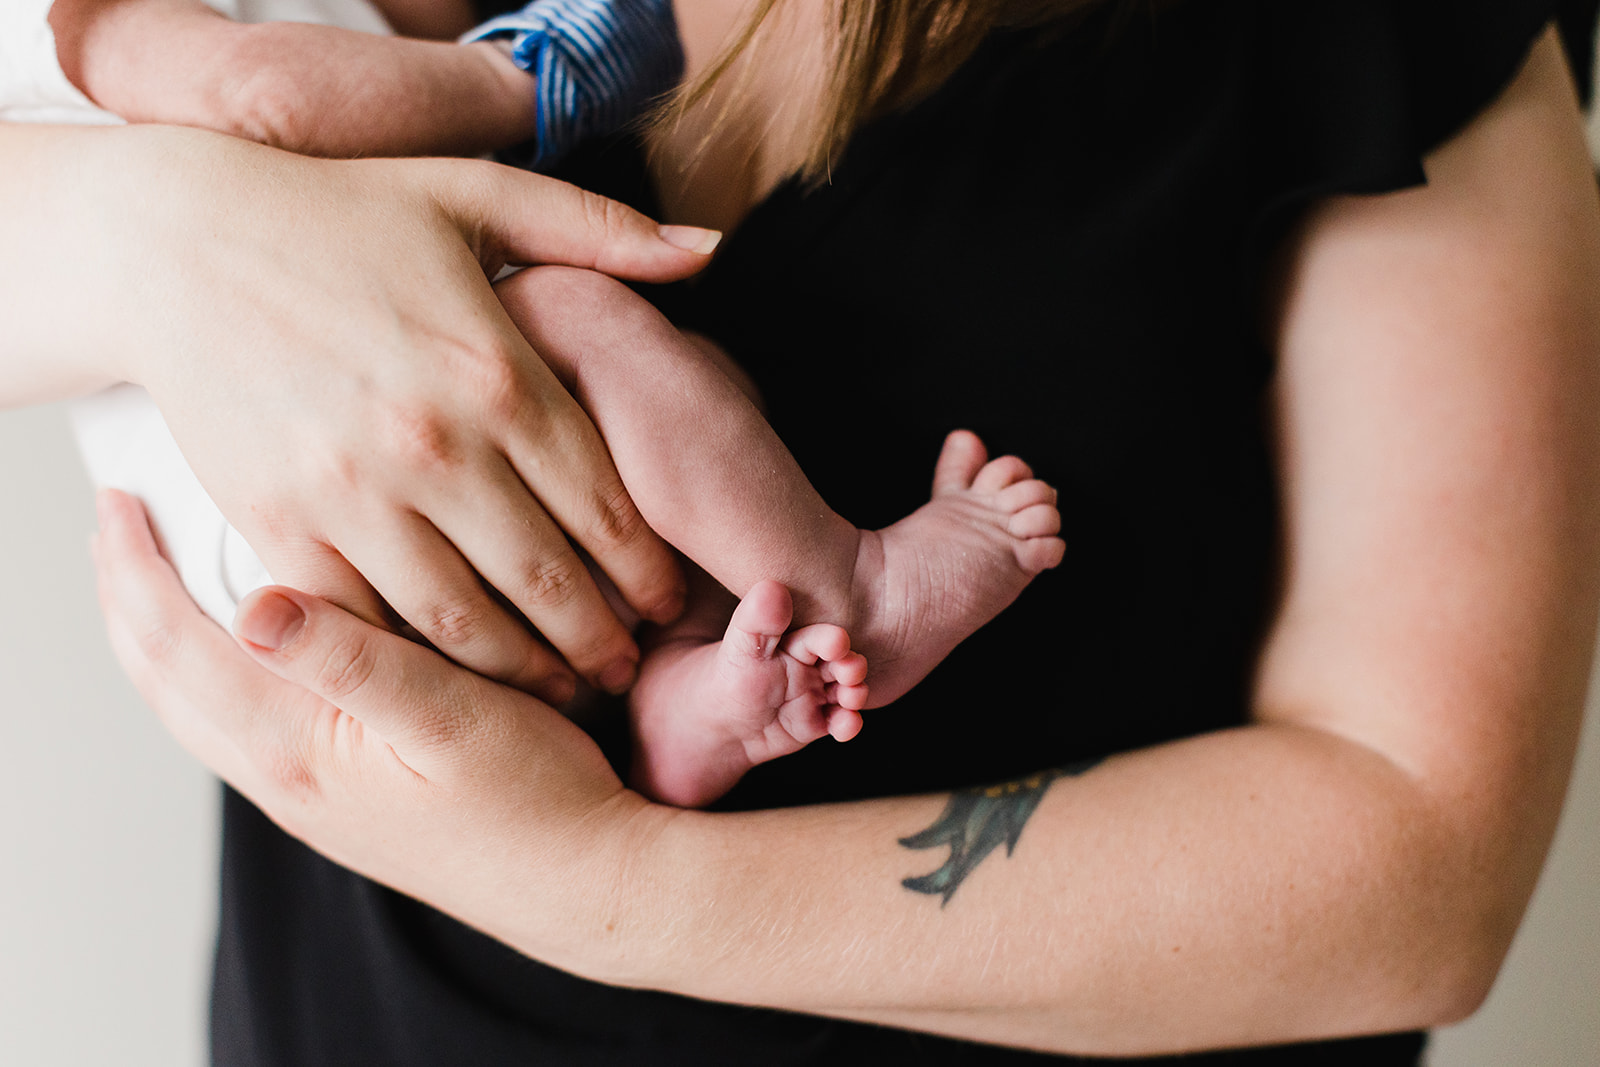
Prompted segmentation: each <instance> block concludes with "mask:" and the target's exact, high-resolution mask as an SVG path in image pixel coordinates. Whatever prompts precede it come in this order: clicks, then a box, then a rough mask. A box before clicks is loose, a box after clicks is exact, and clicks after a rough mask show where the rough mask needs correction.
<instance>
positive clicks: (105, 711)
mask: <svg viewBox="0 0 1600 1067" xmlns="http://www.w3.org/2000/svg"><path fill="white" fill-rule="evenodd" d="M1591 134H1592V137H1593V141H1594V143H1595V144H1596V146H1597V148H1600V121H1596V122H1591ZM1597 284H1600V281H1597ZM0 328H3V324H0ZM93 529H94V514H93V505H92V500H91V497H90V493H89V489H88V487H87V484H86V482H85V480H84V477H83V474H82V471H81V468H80V467H79V465H78V461H77V456H76V453H75V452H74V451H73V448H72V444H71V441H70V439H69V437H68V434H67V430H66V423H65V419H64V417H63V416H62V414H61V412H60V410H59V409H57V408H53V407H46V408H36V409H32V410H27V411H20V412H5V413H0V768H3V771H0V857H3V858H0V1063H4V1064H8V1065H9V1064H14V1065H17V1067H114V1065H116V1067H120V1065H126V1067H146V1065H148V1067H198V1065H199V1064H202V1063H203V1062H204V1032H205V996H206V985H207V979H208V968H209V957H210V951H211V936H212V925H213V922H214V920H215V903H214V900H213V896H214V892H215V869H214V868H215V864H216V852H217V848H216V844H217V842H216V833H217V817H216V809H217V788H218V787H217V785H216V783H215V782H214V781H213V780H212V779H211V777H210V776H209V775H208V774H207V773H206V772H205V771H204V770H203V769H202V768H201V767H200V766H199V765H198V764H196V763H195V762H194V761H193V760H191V759H190V758H189V757H188V756H187V755H186V754H185V753H183V752H182V751H181V750H180V749H179V748H178V746H177V745H176V744H175V743H174V742H173V741H172V740H171V739H170V738H168V737H167V736H166V734H165V733H163V732H162V730H161V728H160V725H159V724H158V723H157V721H156V719H155V717H154V716H153V715H152V714H151V713H150V712H149V711H147V710H146V709H145V708H144V707H143V705H142V704H141V702H140V701H139V698H138V696H137V694H135V693H134V691H133V689H132V687H131V686H130V685H129V684H128V683H127V682H126V681H125V680H124V679H123V677H122V674H121V672H120V670H119V669H118V668H117V666H116V663H115V662H114V661H113V659H112V657H111V652H110V648H109V646H108V645H107V643H106V640H105V636H104V631H103V630H102V628H101V625H100V620H99V614H98V611H97V609H96V606H95V596H94V585H93V579H92V576H91V574H90V568H89V557H88V538H89V534H90V533H91V531H92V530H93ZM1597 703H1600V701H1597V700H1596V699H1594V698H1593V697H1591V700H1590V711H1589V716H1588V722H1587V725H1586V727H1585V732H1584V742H1583V748H1582V751H1581V752H1580V753H1579V758H1578V767H1577V772H1576V775H1575V777H1574V780H1573V785H1572V791H1571V794H1570V796H1569V799H1568V804H1567V809H1566V813H1565V815H1564V817H1563V819H1562V823H1561V828H1560V831H1559V833H1558V834H1557V837H1556V844H1555V849H1554V851H1553V853H1552V855H1551V858H1550V861H1549V864H1548V866H1547V867H1546V870H1545V875H1544V879H1543V881H1542V882H1541V883H1540V887H1539V891H1538V894H1537V896H1535V898H1534V901H1533V907H1532V910H1531V911H1530V913H1529V915H1528V919H1527V922H1526V923H1525V924H1524V926H1523V929H1522V932H1521V934H1520V935H1519V937H1518V939H1517V943H1516V946H1515V948H1514V949H1513V951H1512V954H1511V958H1510V960H1509V961H1508V963H1507V965H1506V969H1505V971H1504V972H1503V973H1502V975H1501V978H1500V982H1499V984H1498V985H1497V986H1496V987H1495V991H1494V994H1493V996H1492V997H1491V998H1490V1000H1489V1003H1488V1005H1487V1006H1486V1007H1485V1008H1484V1010H1483V1011H1482V1012H1480V1013H1479V1014H1478V1015H1477V1016H1476V1017H1475V1018H1473V1019H1472V1020H1471V1021H1469V1022H1467V1023H1466V1024H1464V1025H1462V1026H1458V1027H1454V1028H1451V1029H1449V1030H1446V1031H1444V1032H1442V1033H1440V1034H1438V1035H1436V1037H1435V1039H1434V1045H1433V1053H1432V1063H1433V1064H1434V1067H1505V1065H1522V1064H1528V1065H1534V1067H1596V1065H1600V708H1597V707H1596V704H1597Z"/></svg>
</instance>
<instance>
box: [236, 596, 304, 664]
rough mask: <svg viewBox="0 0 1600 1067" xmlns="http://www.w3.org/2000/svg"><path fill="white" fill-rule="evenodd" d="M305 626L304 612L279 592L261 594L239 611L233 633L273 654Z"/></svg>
mask: <svg viewBox="0 0 1600 1067" xmlns="http://www.w3.org/2000/svg"><path fill="white" fill-rule="evenodd" d="M305 624H306V613H305V612H303V611H301V610H300V605H299V604H296V603H295V602H294V601H292V600H290V599H289V598H288V597H286V596H283V595H281V594H279V593H262V594H261V595H260V596H258V597H257V598H256V601H255V603H254V604H251V605H249V606H248V607H247V608H245V609H243V610H241V611H240V612H239V617H238V618H237V619H235V620H234V622H233V632H234V633H236V634H238V635H239V636H240V637H242V638H244V639H245V640H246V641H249V642H250V643H251V644H252V645H256V646H258V647H260V648H265V649H270V650H272V651H274V652H276V651H277V650H278V649H280V648H283V647H284V646H285V645H287V644H288V643H289V642H291V641H293V640H294V639H295V637H296V636H298V635H299V633H300V628H301V627H303V626H304V625H305Z"/></svg>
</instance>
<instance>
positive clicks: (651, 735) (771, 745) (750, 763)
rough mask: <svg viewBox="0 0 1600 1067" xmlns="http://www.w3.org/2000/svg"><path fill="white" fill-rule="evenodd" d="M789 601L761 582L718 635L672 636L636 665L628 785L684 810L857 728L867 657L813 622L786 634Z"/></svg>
mask: <svg viewBox="0 0 1600 1067" xmlns="http://www.w3.org/2000/svg"><path fill="white" fill-rule="evenodd" d="M793 615H794V610H793V603H792V601H791V599H790V596H789V591H788V589H786V588H784V587H783V586H782V585H780V584H778V583H777V582H771V581H767V582H758V583H757V584H756V585H755V586H753V587H752V588H751V589H750V591H749V592H748V593H747V594H745V598H744V600H743V601H741V602H740V604H739V606H738V608H737V609H736V610H735V611H734V613H733V618H732V620H731V621H730V622H729V623H728V629H727V632H726V633H725V634H724V635H723V638H722V640H721V641H720V642H714V643H710V644H705V643H700V642H697V641H693V640H685V641H678V642H672V643H669V644H666V645H663V646H661V647H659V648H656V649H652V650H651V651H650V652H649V653H647V654H646V656H645V658H644V661H643V662H642V663H641V664H640V667H639V680H638V682H637V683H636V684H635V686H634V688H633V693H632V696H631V699H630V705H629V710H630V713H631V717H632V725H633V733H634V757H633V775H632V778H633V784H634V786H635V787H636V788H638V789H639V790H640V791H641V792H644V793H646V794H647V795H649V796H652V797H654V798H656V799H657V800H662V801H665V802H666V803H669V804H676V805H679V806H681V807H698V806H700V805H703V804H708V803H710V802H711V801H713V800H715V799H716V798H717V797H719V796H721V795H722V794H723V793H725V792H727V791H728V790H729V789H730V788H732V787H733V785H734V783H736V782H738V780H739V779H740V778H741V777H743V776H744V773H745V772H746V771H748V770H749V769H750V768H751V767H754V766H755V765H756V764H758V763H765V762H766V761H768V760H772V759H777V758H778V757H779V756H787V755H788V754H789V753H791V752H796V751H798V750H799V749H801V748H804V747H805V746H806V745H808V744H810V743H811V742H812V741H815V740H816V739H817V738H819V737H822V736H823V735H825V734H827V735H831V736H832V737H833V738H834V739H835V740H838V741H848V740H850V738H852V737H854V736H855V735H856V733H857V732H858V731H859V730H860V729H861V715H860V709H861V708H862V707H864V706H865V705H866V702H867V688H866V686H865V685H863V684H862V683H863V682H864V681H865V680H866V676H867V661H866V659H865V658H864V657H862V656H861V654H860V653H857V652H853V651H851V649H850V635H849V634H847V633H846V632H845V631H844V630H842V629H841V628H839V627H837V626H833V625H829V624H826V623H819V624H816V625H812V626H803V627H800V628H799V629H797V630H794V631H792V632H789V624H790V623H791V622H792V621H793Z"/></svg>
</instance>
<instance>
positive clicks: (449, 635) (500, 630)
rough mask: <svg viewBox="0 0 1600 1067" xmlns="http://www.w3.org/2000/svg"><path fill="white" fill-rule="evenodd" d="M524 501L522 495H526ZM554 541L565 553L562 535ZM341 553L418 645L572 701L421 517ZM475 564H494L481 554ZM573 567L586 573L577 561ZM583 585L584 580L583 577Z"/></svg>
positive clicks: (550, 656) (616, 628)
mask: <svg viewBox="0 0 1600 1067" xmlns="http://www.w3.org/2000/svg"><path fill="white" fill-rule="evenodd" d="M519 489H520V487H519ZM522 493H523V495H526V491H525V490H524V491H522ZM546 522H548V520H546ZM552 534H553V540H554V541H555V542H556V543H557V544H559V545H560V546H561V547H562V548H563V549H566V541H565V540H563V539H562V538H561V536H560V534H559V533H555V532H554V531H552ZM525 536H526V535H525ZM530 540H537V538H533V539H530ZM492 547H494V548H497V549H498V550H499V553H500V554H501V555H503V554H505V553H508V552H515V551H520V550H523V549H524V547H525V546H524V545H523V544H521V543H516V542H512V543H510V544H502V545H496V546H492ZM338 548H339V549H340V550H341V551H342V552H343V553H344V555H345V557H346V558H347V559H349V560H350V562H351V563H352V564H354V565H355V567H356V568H357V569H359V570H360V572H361V573H362V574H363V575H365V576H366V577H367V579H368V580H370V581H371V582H372V583H373V584H375V585H377V586H379V587H380V588H382V589H385V590H387V591H388V599H389V603H390V606H391V607H393V608H394V610H395V612H396V613H398V614H399V616H400V617H401V618H402V619H404V620H405V621H406V622H408V623H410V624H411V626H412V627H413V628H414V629H415V630H416V632H417V633H418V634H419V635H420V636H421V637H422V639H423V640H425V641H427V642H428V643H429V644H431V645H433V647H434V648H436V649H438V650H439V651H440V652H442V653H444V654H445V655H447V656H449V657H450V658H451V659H453V660H455V661H456V662H457V663H459V664H461V665H462V666H464V667H469V668H471V669H472V670H475V671H477V672H478V673H480V674H484V675H487V676H489V677H491V678H494V679H496V680H498V681H502V682H505V683H506V684H507V685H512V686H516V687H517V688H518V689H521V690H523V691H525V692H529V693H533V694H535V695H537V696H540V697H543V698H544V699H546V700H549V701H551V702H553V703H556V704H561V703H565V702H566V701H567V700H570V699H571V698H572V694H573V692H574V687H575V682H574V680H573V677H572V672H571V671H569V670H568V669H567V667H566V665H565V664H564V663H562V661H561V657H560V656H558V655H556V654H555V653H554V652H552V651H551V650H550V649H549V648H547V647H545V646H544V645H543V644H541V643H540V641H539V640H538V639H537V638H536V637H535V636H534V635H533V634H532V633H530V632H529V630H528V628H527V626H526V625H524V624H523V623H522V621H521V620H519V619H517V618H514V617H513V616H512V615H511V614H510V613H508V612H507V611H506V610H505V608H503V607H502V606H501V605H500V604H498V603H496V602H495V600H494V599H493V598H492V597H491V596H490V595H489V593H488V591H487V590H485V589H484V587H483V583H482V581H481V580H480V578H479V571H476V570H474V569H473V567H472V566H471V565H469V564H468V562H467V560H466V559H463V558H462V553H461V552H460V551H458V549H457V547H456V545H454V544H452V543H451V541H450V540H448V539H447V538H446V537H445V536H444V535H443V534H441V533H440V531H439V530H438V529H437V528H436V527H435V526H434V525H433V524H432V523H430V522H429V521H428V520H427V519H426V518H424V517H423V516H421V515H418V514H416V513H415V512H400V513H397V514H395V515H393V516H389V517H387V518H386V521H384V522H383V523H382V524H381V525H376V526H375V525H365V526H362V527H361V528H360V529H358V530H357V531H356V532H355V534H354V535H352V536H350V537H349V539H348V542H347V543H346V542H345V541H344V540H343V539H341V543H340V544H339V545H338ZM567 551H568V555H571V551H570V549H569V550H567ZM478 558H479V559H480V560H484V561H491V560H494V559H497V558H498V557H497V556H496V555H495V554H493V553H485V554H483V555H480V556H479V557H478ZM572 566H574V567H577V568H578V570H579V571H580V572H583V567H582V564H580V563H579V562H578V561H577V558H576V557H575V556H574V557H573V559H572ZM583 578H584V579H585V580H589V577H588V574H587V572H583ZM589 584H590V585H591V586H592V585H593V582H592V580H590V583H589ZM593 599H594V604H593V605H592V606H591V608H590V611H589V618H590V619H592V621H593V624H594V625H595V626H597V627H606V628H608V632H614V633H615V634H616V636H617V638H618V639H619V642H620V645H621V649H622V650H624V651H625V650H629V649H631V648H632V642H631V640H630V639H629V637H628V635H627V633H626V632H625V631H623V630H622V628H621V626H620V624H619V623H618V622H617V620H616V618H615V616H613V615H612V614H611V610H610V608H608V607H607V606H606V604H605V602H604V600H603V599H602V598H601V597H600V593H599V590H594V597H593ZM518 607H519V608H520V607H521V605H518ZM367 621H371V620H367ZM618 654H619V655H621V654H622V653H621V652H620V651H619V653H618Z"/></svg>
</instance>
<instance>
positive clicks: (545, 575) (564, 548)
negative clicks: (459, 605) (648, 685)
mask: <svg viewBox="0 0 1600 1067" xmlns="http://www.w3.org/2000/svg"><path fill="white" fill-rule="evenodd" d="M502 467H503V470H502V473H501V475H500V476H499V477H496V478H491V479H489V481H490V484H493V485H496V486H500V487H503V491H502V492H499V493H496V494H495V495H494V496H492V497H491V496H489V495H487V494H484V493H477V494H475V495H471V496H463V497H461V498H459V499H456V500H454V501H446V502H444V503H442V504H441V505H440V506H438V507H433V508H430V516H431V517H432V518H433V522H434V525H436V526H437V527H438V529H439V532H440V533H442V534H443V535H444V536H445V537H447V538H449V540H450V542H451V543H452V544H453V545H454V546H455V548H456V549H458V550H459V552H460V554H461V555H462V556H465V557H466V558H467V559H469V560H472V561H473V565H474V566H475V567H476V568H477V572H478V573H479V574H481V575H482V576H483V578H484V579H485V580H486V581H488V583H489V584H490V585H491V586H493V587H494V589H495V590H497V591H498V592H499V593H500V595H501V596H503V597H504V598H505V599H506V601H507V602H508V603H510V604H511V605H512V606H513V607H515V608H516V610H517V611H520V612H521V613H522V615H523V616H524V617H525V618H527V619H528V621H529V622H531V623H532V624H533V626H534V627H535V628H536V629H537V630H538V631H539V633H540V634H541V635H542V636H543V637H544V639H545V640H546V641H549V642H550V644H551V645H553V646H555V649H556V651H557V652H559V653H560V654H561V655H562V656H563V657H565V658H566V661H567V663H569V664H571V665H572V668H573V670H575V671H577V672H578V673H579V674H581V675H583V676H584V678H586V679H587V680H588V681H589V682H590V683H591V684H593V685H596V686H599V687H600V688H602V689H605V690H607V691H609V692H614V693H618V692H621V691H623V690H624V689H625V688H627V686H628V685H630V684H631V683H632V681H633V675H634V672H635V669H636V667H637V665H638V662H639V649H638V646H637V645H636V644H635V643H634V641H633V638H632V637H631V636H630V635H629V633H628V630H627V629H626V628H625V627H624V626H623V624H622V623H621V622H620V621H618V619H617V617H616V615H615V614H614V613H613V612H612V610H611V606H610V605H609V604H608V603H607V602H606V599H605V596H604V595H603V594H602V593H601V591H600V588H599V586H598V585H596V584H595V580H594V578H593V576H592V575H591V574H590V573H589V568H588V567H587V566H585V565H584V562H583V561H582V559H580V558H579V556H578V554H577V552H575V551H573V549H572V547H571V546H570V545H569V544H568V542H567V540H566V538H565V537H564V536H563V535H562V532H561V530H560V529H559V528H558V527H557V526H556V524H555V522H553V521H552V520H551V517H550V515H549V514H547V513H546V511H545V510H544V509H543V508H542V507H540V504H539V501H537V500H534V499H533V498H532V497H531V496H529V495H528V491H527V488H526V487H525V486H524V485H523V483H522V482H521V481H520V480H519V479H518V477H517V475H516V472H515V471H513V470H512V469H511V468H510V466H509V465H504V464H502ZM614 476H615V475H614V474H613V477H614ZM618 488H619V489H620V483H619V487H618ZM545 495H546V496H547V497H549V498H550V499H552V500H564V499H565V498H564V497H563V496H562V495H561V494H558V493H554V492H546V493H545ZM578 495H579V496H581V495H582V494H581V493H579V494H578ZM623 499H624V500H626V499H627V497H626V495H624V497H623ZM628 506H629V507H630V508H631V507H632V504H631V502H630V503H629V505H628ZM552 507H553V509H554V510H556V511H557V515H558V519H559V520H560V521H561V522H563V523H570V524H572V526H576V525H577V523H578V522H579V521H581V520H578V519H576V518H575V517H574V515H573V511H572V509H571V508H570V507H568V506H563V505H561V504H554V505H552ZM639 529H640V531H641V532H642V533H643V535H644V536H645V537H646V538H647V539H648V544H638V545H633V544H618V543H616V541H614V540H602V539H600V538H597V537H592V536H591V537H587V538H584V539H583V540H584V541H585V542H586V544H585V547H586V548H589V549H590V550H591V551H593V552H599V553H600V554H602V555H606V556H609V557H611V558H613V559H614V558H616V557H617V556H619V555H621V556H623V557H627V556H629V555H632V556H635V557H640V560H641V562H640V564H639V565H640V566H647V565H648V566H654V567H655V568H656V573H654V574H652V575H651V577H652V578H653V579H656V580H658V581H659V580H661V579H665V580H666V581H667V582H669V583H671V584H668V586H667V587H668V589H669V590H674V589H676V583H677V582H679V581H681V579H679V578H678V576H677V568H676V567H675V566H674V564H673V560H672V559H671V558H670V556H668V557H667V558H665V559H662V558H658V555H659V554H658V553H657V552H656V551H655V547H654V546H655V545H656V544H658V543H659V542H657V540H656V538H655V537H654V536H653V535H651V534H650V533H649V530H648V528H647V527H645V526H644V524H643V522H642V520H641V521H640V523H639ZM641 549H647V551H641ZM663 571H664V572H665V573H660V572H663ZM467 577H469V578H470V577H471V576H470V575H467ZM681 603H682V593H681V591H679V592H678V593H677V602H676V603H673V604H668V605H666V607H667V608H669V609H676V608H677V607H678V606H679V605H681ZM664 613H665V612H662V613H660V614H664ZM519 629H521V627H519ZM521 632H523V633H526V630H522V631H521ZM441 651H444V652H446V653H447V654H448V655H450V657H451V658H452V659H454V660H456V661H457V662H458V663H463V664H466V665H467V666H471V667H476V665H475V664H473V663H470V662H468V661H467V660H465V659H463V658H462V657H460V656H458V655H456V654H455V652H454V651H452V650H451V649H449V648H443V647H442V646H441ZM546 655H548V653H546ZM534 666H538V667H540V668H541V669H545V670H546V671H547V672H548V667H547V665H544V664H535V665H534ZM477 669H479V670H480V671H482V673H485V674H489V675H490V676H491V677H495V678H498V679H499V680H501V681H504V682H507V683H508V684H513V685H517V684H518V683H517V681H516V680H515V679H514V678H512V677H508V676H506V675H504V674H502V673H499V672H495V671H487V670H482V669H481V668H477ZM518 688H521V689H524V690H526V691H527V692H532V693H534V694H535V695H537V696H540V697H542V698H544V699H546V700H551V701H553V702H554V703H558V704H559V703H561V702H562V700H563V699H564V698H563V697H561V696H560V695H555V696H552V695H551V694H549V693H547V692H544V691H542V690H538V689H529V688H528V687H527V686H526V685H518ZM566 695H567V696H570V695H571V693H570V692H569V693H567V694H566Z"/></svg>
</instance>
